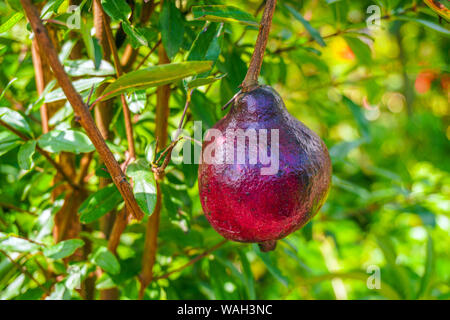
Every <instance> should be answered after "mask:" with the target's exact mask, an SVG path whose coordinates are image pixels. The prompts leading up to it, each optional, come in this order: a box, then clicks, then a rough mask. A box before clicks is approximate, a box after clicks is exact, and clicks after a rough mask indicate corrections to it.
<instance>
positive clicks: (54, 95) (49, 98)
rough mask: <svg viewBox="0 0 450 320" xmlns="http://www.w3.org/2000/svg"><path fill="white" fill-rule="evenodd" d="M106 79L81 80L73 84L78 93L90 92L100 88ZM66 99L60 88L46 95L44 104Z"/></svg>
mask: <svg viewBox="0 0 450 320" xmlns="http://www.w3.org/2000/svg"><path fill="white" fill-rule="evenodd" d="M105 79H106V78H103V77H92V78H89V79H80V80H76V81H74V82H72V84H73V86H74V87H75V90H76V91H77V92H78V93H81V92H84V91H87V90H90V89H91V88H92V86H98V85H99V84H100V83H102V82H103V81H105ZM64 99H66V95H65V94H64V91H63V90H62V89H61V88H58V89H56V90H53V91H52V92H49V93H48V94H46V95H45V100H44V102H46V103H49V102H55V101H59V100H64Z"/></svg>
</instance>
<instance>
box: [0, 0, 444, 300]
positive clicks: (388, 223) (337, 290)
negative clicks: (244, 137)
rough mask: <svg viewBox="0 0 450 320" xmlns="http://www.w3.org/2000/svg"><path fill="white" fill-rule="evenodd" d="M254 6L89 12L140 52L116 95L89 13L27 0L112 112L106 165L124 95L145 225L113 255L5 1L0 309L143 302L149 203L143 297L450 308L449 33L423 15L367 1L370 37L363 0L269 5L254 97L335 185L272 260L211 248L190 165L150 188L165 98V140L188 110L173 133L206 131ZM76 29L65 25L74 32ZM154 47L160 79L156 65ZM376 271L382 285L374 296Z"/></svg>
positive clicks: (101, 206)
mask: <svg viewBox="0 0 450 320" xmlns="http://www.w3.org/2000/svg"><path fill="white" fill-rule="evenodd" d="M149 2H150V3H153V1H149ZM261 2H262V1H260V0H251V1H219V0H217V1H216V0H204V1H192V0H183V1H171V0H165V1H163V6H162V8H161V7H160V6H157V7H156V8H155V11H154V12H153V13H152V14H151V16H150V19H149V21H146V22H142V21H140V20H139V17H140V14H141V13H142V11H143V10H144V7H145V5H144V2H143V1H139V0H138V1H125V0H115V1H112V0H103V1H101V3H102V5H103V8H104V10H105V12H106V14H107V15H108V16H109V17H110V25H111V27H112V29H113V33H114V35H115V44H116V45H117V47H118V54H119V56H120V57H123V56H124V55H125V51H126V50H130V49H131V48H132V49H134V50H138V51H136V59H135V60H134V61H133V62H132V63H131V67H128V68H125V67H124V70H125V74H124V75H122V76H121V77H120V78H118V80H116V79H115V78H116V76H115V74H116V71H115V69H114V61H113V60H112V59H111V57H109V56H106V55H105V50H104V48H102V47H101V44H100V42H99V41H97V38H96V37H91V28H93V26H94V21H93V20H94V19H93V18H94V17H93V10H92V5H93V4H92V1H90V0H88V1H82V2H81V6H80V10H76V11H74V12H72V13H69V12H68V9H67V8H68V5H69V1H68V0H64V1H57V0H48V1H36V5H37V6H39V8H40V10H41V17H42V18H43V19H46V21H47V22H46V25H47V27H48V28H49V29H51V31H52V32H51V34H52V35H53V37H54V39H56V44H57V49H58V52H59V54H60V59H61V62H62V63H63V65H64V66H65V69H66V72H67V73H68V74H69V75H70V76H71V77H72V78H71V79H72V80H73V84H74V86H75V88H76V89H77V91H78V92H79V93H80V94H81V95H82V97H83V98H84V99H85V101H87V99H88V97H89V98H90V100H89V101H90V102H94V101H95V103H94V104H93V105H92V108H93V109H95V108H98V107H99V103H100V102H101V101H104V100H108V99H110V100H108V101H111V103H109V104H108V105H107V106H108V108H109V109H107V112H106V113H107V114H108V115H109V117H110V119H111V120H110V123H109V125H108V129H109V130H110V136H109V139H108V146H109V148H110V149H111V151H112V152H113V154H114V156H115V158H116V159H117V160H118V161H119V163H124V162H125V161H126V160H129V159H128V158H127V157H126V154H127V153H126V152H125V151H126V150H127V148H128V143H127V131H126V127H125V125H124V113H123V112H122V110H123V109H122V104H121V99H119V96H118V95H119V94H120V93H123V92H125V93H126V99H127V101H128V105H129V109H130V110H131V112H132V121H133V130H134V140H135V146H136V154H137V158H139V160H138V161H136V162H133V163H131V164H130V166H129V167H128V170H127V172H126V173H127V176H128V178H131V179H133V182H134V193H135V196H136V199H137V201H138V203H139V205H140V206H141V208H142V209H143V211H144V213H145V217H144V218H143V220H142V221H137V220H133V221H131V222H130V223H129V224H128V225H127V226H126V229H125V230H124V231H123V234H122V235H121V238H120V243H119V245H118V247H117V252H116V254H114V250H111V248H110V247H109V244H108V240H109V238H110V236H111V234H112V232H115V231H111V226H112V224H113V222H114V219H115V217H116V216H117V219H119V215H120V212H122V211H121V210H122V208H123V206H124V204H123V199H122V198H121V196H120V194H119V192H118V190H117V188H116V187H115V186H114V184H112V182H111V180H110V179H109V178H111V177H110V175H109V173H108V172H107V170H106V168H105V166H104V165H103V164H102V162H101V161H100V159H99V157H98V154H97V153H96V152H93V153H91V152H92V151H93V150H95V148H94V147H93V144H92V143H91V142H90V140H89V138H88V136H87V135H86V134H85V133H84V132H83V130H82V128H80V124H79V121H78V120H79V119H78V118H77V115H75V114H74V113H73V111H72V109H71V107H70V104H68V103H67V100H66V97H65V94H64V92H63V91H62V90H61V88H59V86H58V84H57V83H56V82H55V81H51V79H52V78H50V80H48V81H47V82H46V88H45V90H43V91H42V92H41V94H39V93H38V89H37V87H36V75H35V66H34V64H33V59H32V55H31V40H30V34H31V33H30V29H29V26H27V21H26V19H25V18H24V16H25V13H24V12H23V10H22V8H21V6H18V5H17V3H18V1H14V0H13V1H7V2H6V3H5V2H2V3H0V13H1V18H0V63H1V67H0V92H1V96H0V120H1V121H2V122H0V124H2V123H3V124H5V123H6V124H7V125H8V127H9V128H8V127H5V126H4V125H3V126H2V125H0V231H1V232H0V299H42V298H47V299H87V298H95V299H100V298H103V297H104V296H103V295H102V294H103V293H104V292H107V291H108V290H111V288H117V289H118V290H117V294H118V296H117V297H118V298H120V299H137V298H138V293H139V287H140V283H139V277H138V276H139V274H140V272H141V268H142V266H141V263H142V259H143V256H144V253H145V252H144V251H145V250H146V249H145V247H144V242H145V237H146V231H147V230H146V225H147V221H148V219H151V217H152V212H153V211H154V208H155V207H158V204H157V203H156V202H157V200H156V192H161V194H162V203H161V204H160V206H161V215H160V225H159V233H158V252H157V256H156V263H155V266H154V268H153V273H154V277H155V278H154V281H152V282H151V283H150V285H149V286H148V287H147V289H146V290H145V291H144V298H145V299H347V298H348V299H448V298H449V297H450V292H449V284H450V277H449V276H450V275H449V272H448V270H450V260H449V256H448V252H449V249H450V247H449V243H450V241H449V232H450V216H449V212H450V202H449V198H450V197H449V196H450V190H449V186H450V174H449V169H450V162H449V161H447V159H448V155H449V154H450V144H449V139H450V126H449V123H448V119H449V115H450V109H449V104H448V99H449V81H450V77H449V73H448V72H449V67H448V51H449V41H448V35H449V28H448V22H447V21H446V20H445V17H446V15H445V12H446V11H442V12H441V11H439V8H438V7H437V6H435V5H433V3H434V4H435V3H436V2H437V1H433V2H431V1H426V2H427V3H426V4H425V3H422V2H417V1H413V0H401V1H399V0H392V1H391V0H380V1H375V3H376V4H377V6H378V7H379V8H380V18H381V20H380V26H379V27H377V26H376V25H375V26H372V27H371V28H368V27H367V25H366V21H365V20H366V19H367V18H368V17H369V15H370V13H367V12H369V11H368V9H367V8H368V7H369V6H370V5H373V2H372V1H348V0H338V1H326V0H319V1H315V0H314V1H313V0H310V1H294V0H279V1H278V4H277V9H276V12H275V16H274V20H273V25H272V30H271V35H270V39H269V44H268V47H267V51H266V55H265V58H264V63H263V67H262V73H261V77H260V81H261V82H262V83H266V84H269V85H271V86H273V87H274V88H275V89H276V90H277V91H278V92H279V93H280V94H281V96H282V97H283V99H284V102H285V103H286V106H287V108H288V109H289V110H290V112H291V113H292V114H293V115H295V116H296V117H297V118H298V119H300V120H302V121H303V122H304V123H305V124H307V125H308V126H309V127H310V128H312V129H313V130H314V131H315V132H317V133H318V134H319V136H321V137H322V139H323V140H324V141H325V142H326V144H327V146H328V148H329V150H330V154H331V157H332V161H333V188H332V190H331V192H330V194H329V197H328V200H327V202H326V204H325V205H324V207H323V208H322V210H321V211H320V212H319V214H318V215H317V216H316V217H315V218H314V219H313V220H312V221H311V222H310V223H309V224H308V225H307V226H305V227H304V228H303V229H301V230H300V231H297V232H295V233H294V234H292V235H291V236H289V237H288V238H286V239H284V240H282V241H279V243H278V247H277V249H276V251H275V252H271V253H262V252H260V251H259V249H258V247H257V246H256V245H249V244H240V243H231V242H226V243H223V244H222V243H220V241H222V240H223V239H222V238H221V237H220V236H219V235H218V234H217V233H216V232H215V231H214V230H213V229H212V228H211V227H210V226H209V224H208V223H207V221H206V219H205V217H204V215H203V212H202V209H201V205H200V202H199V197H198V188H197V181H196V180H197V165H195V164H176V163H174V162H170V163H169V165H168V167H167V168H166V177H165V178H164V180H163V182H162V183H160V185H159V186H158V187H157V186H156V182H155V181H154V179H153V175H152V174H151V162H152V161H153V162H154V161H155V159H158V158H159V157H160V156H161V152H160V150H158V152H157V151H156V150H155V143H156V136H155V127H156V122H155V117H156V104H157V98H156V91H157V86H161V85H164V84H170V86H171V97H170V104H169V105H170V116H169V118H168V126H169V132H173V131H175V130H176V128H177V125H178V123H179V120H180V119H181V116H182V113H183V108H184V105H185V101H186V99H188V98H190V105H189V109H188V115H187V121H186V125H185V130H187V132H190V133H191V132H193V129H194V121H202V124H203V130H206V129H207V128H209V127H211V126H212V125H213V124H214V123H215V122H216V121H218V120H219V119H220V118H221V117H222V116H223V115H224V114H225V113H226V112H227V110H221V106H223V105H224V104H225V103H226V102H227V101H229V100H230V98H231V97H232V96H233V95H234V94H235V93H236V92H237V91H238V90H239V88H238V86H239V85H240V83H241V82H242V80H243V78H244V76H245V72H246V68H247V66H248V62H249V60H250V57H251V53H252V49H253V46H254V43H255V39H256V35H257V30H258V21H259V19H260V16H261V12H262V8H263V5H262V4H261ZM429 2H430V3H431V4H430V3H429ZM443 2H445V1H441V3H443ZM130 3H131V4H132V5H131V6H130ZM132 12H133V14H131V13H132ZM447 14H448V13H447ZM73 15H79V18H81V19H79V22H80V28H79V29H69V28H68V24H67V21H69V19H71V18H73V17H75V16H73ZM439 16H440V18H439ZM75 20H76V19H75ZM159 39H161V40H159ZM159 41H161V43H162V46H163V47H164V48H165V50H166V52H167V55H168V57H169V58H170V62H171V63H170V64H169V65H166V66H158V50H152V49H154V48H155V46H157V45H158V44H159V43H160V42H159ZM128 45H130V46H131V48H129V47H128ZM148 54H149V56H148ZM147 56H148V57H147ZM141 62H142V66H141ZM138 67H139V71H138ZM91 88H94V90H93V91H92V92H91ZM105 88H106V90H105V91H103V90H104V89H105ZM191 90H193V91H192V92H191ZM102 92H103V93H102ZM105 93H106V95H105ZM191 93H192V95H191ZM91 95H92V96H91ZM114 96H117V97H115V98H114V99H111V98H112V97H114ZM44 104H45V105H46V106H47V108H48V109H49V110H52V111H51V112H50V118H49V126H50V129H51V130H50V131H49V133H44V132H43V129H42V125H41V120H42V119H41V113H40V108H42V106H43V105H44ZM95 112H96V111H93V112H92V114H93V115H94V114H95V116H96V117H98V114H96V113H95ZM11 128H12V129H13V131H11ZM17 134H20V135H21V136H22V137H19V136H18V135H17ZM189 143H190V141H189ZM192 143H193V144H194V142H192ZM45 153H47V154H48V155H50V157H51V159H54V160H55V161H56V162H57V163H58V164H59V165H60V166H61V167H62V168H63V169H64V170H66V172H68V175H69V177H71V178H72V179H74V180H76V183H77V184H80V185H82V187H83V188H82V190H77V189H75V190H73V189H71V188H70V187H68V184H67V183H66V181H65V180H64V179H62V178H61V175H60V172H59V171H58V170H57V169H55V166H54V165H53V164H52V162H50V161H49V160H48V158H47V157H45V156H44V154H45ZM90 157H91V158H90ZM87 159H90V160H89V161H90V162H88V163H89V167H88V168H87V172H85V174H84V175H82V176H80V174H82V173H80V172H81V169H80V168H82V167H83V163H84V162H85V161H87ZM61 217H63V218H64V219H63V220H64V224H61ZM63 225H64V226H65V227H64V228H67V229H64V228H63V227H62V226H63ZM62 230H66V231H64V232H65V233H64V235H65V236H64V237H62V238H61V237H60V236H59V235H61V233H62V232H63V231H62ZM218 243H219V245H217V246H215V245H216V244H218ZM210 248H212V249H211V250H209V249H210ZM378 268H379V269H378ZM374 270H375V271H376V270H379V274H380V279H381V287H379V288H372V287H371V286H370V284H371V283H372V282H371V281H372V280H373V277H371V276H373V275H374ZM25 271H26V272H25ZM89 281H90V283H92V281H94V282H95V288H94V290H93V291H91V292H90V293H87V292H88V289H87V287H88V285H87V283H89ZM375 282H376V281H374V283H375Z"/></svg>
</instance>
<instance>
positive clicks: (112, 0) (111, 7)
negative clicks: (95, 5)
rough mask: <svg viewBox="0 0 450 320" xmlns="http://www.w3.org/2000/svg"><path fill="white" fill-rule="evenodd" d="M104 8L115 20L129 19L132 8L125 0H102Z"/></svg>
mask: <svg viewBox="0 0 450 320" xmlns="http://www.w3.org/2000/svg"><path fill="white" fill-rule="evenodd" d="M102 6H103V10H105V12H106V13H107V14H108V16H110V17H111V18H112V19H113V20H118V21H128V16H129V15H130V14H131V8H130V6H129V5H128V4H127V2H126V1H125V0H102Z"/></svg>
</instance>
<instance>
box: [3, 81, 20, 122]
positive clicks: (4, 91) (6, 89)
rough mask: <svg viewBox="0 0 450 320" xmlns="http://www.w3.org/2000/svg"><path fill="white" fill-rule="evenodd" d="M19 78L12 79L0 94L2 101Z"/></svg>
mask: <svg viewBox="0 0 450 320" xmlns="http://www.w3.org/2000/svg"><path fill="white" fill-rule="evenodd" d="M16 80H17V78H12V79H11V80H10V81H9V82H8V84H7V85H6V87H5V89H3V91H2V93H1V94H0V100H2V99H3V96H4V95H5V93H6V91H8V89H9V87H10V86H11V85H12V84H13V83H14V81H16ZM3 113H4V112H3ZM1 116H2V112H1V111H0V117H1Z"/></svg>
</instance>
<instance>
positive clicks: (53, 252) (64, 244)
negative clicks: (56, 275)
mask: <svg viewBox="0 0 450 320" xmlns="http://www.w3.org/2000/svg"><path fill="white" fill-rule="evenodd" d="M82 246H84V241H83V240H80V239H70V240H65V241H61V242H59V243H57V244H55V245H53V246H50V247H48V248H46V249H44V255H45V256H46V257H47V258H50V259H55V260H57V259H63V258H66V257H69V256H71V255H72V254H74V253H75V251H76V250H77V249H78V248H81V247H82Z"/></svg>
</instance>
